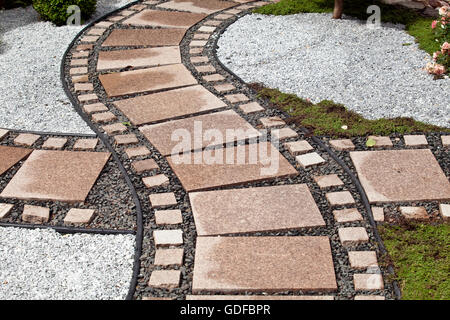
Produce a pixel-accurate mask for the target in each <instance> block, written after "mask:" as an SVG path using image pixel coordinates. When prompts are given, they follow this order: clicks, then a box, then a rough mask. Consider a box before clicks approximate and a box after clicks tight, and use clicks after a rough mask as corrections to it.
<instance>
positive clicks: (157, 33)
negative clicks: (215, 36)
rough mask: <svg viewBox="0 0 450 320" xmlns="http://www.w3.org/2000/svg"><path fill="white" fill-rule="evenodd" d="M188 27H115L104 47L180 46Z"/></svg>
mask: <svg viewBox="0 0 450 320" xmlns="http://www.w3.org/2000/svg"><path fill="white" fill-rule="evenodd" d="M185 33H186V29H114V30H113V31H112V32H111V34H110V35H109V36H108V38H106V40H105V41H104V42H103V44H102V46H103V47H122V46H178V45H179V44H180V42H181V40H182V39H183V37H184V34H185Z"/></svg>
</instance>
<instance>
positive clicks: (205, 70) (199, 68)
mask: <svg viewBox="0 0 450 320" xmlns="http://www.w3.org/2000/svg"><path fill="white" fill-rule="evenodd" d="M192 42H194V41H192ZM203 42H204V43H203ZM196 44H199V42H197V43H196ZM200 45H201V46H204V45H206V41H202V43H201V44H200ZM195 70H197V72H198V73H209V72H216V68H214V67H213V66H212V65H210V64H208V65H205V66H197V67H195Z"/></svg>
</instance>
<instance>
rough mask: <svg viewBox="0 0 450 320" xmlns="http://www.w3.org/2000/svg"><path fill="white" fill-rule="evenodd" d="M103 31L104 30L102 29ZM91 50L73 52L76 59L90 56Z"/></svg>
mask: <svg viewBox="0 0 450 320" xmlns="http://www.w3.org/2000/svg"><path fill="white" fill-rule="evenodd" d="M94 30H100V29H94ZM102 32H103V30H102ZM89 53H90V52H89V51H80V52H73V53H72V58H74V59H80V58H87V57H89Z"/></svg>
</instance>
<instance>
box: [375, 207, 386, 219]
mask: <svg viewBox="0 0 450 320" xmlns="http://www.w3.org/2000/svg"><path fill="white" fill-rule="evenodd" d="M372 214H373V219H374V220H375V221H377V222H383V221H384V209H383V207H372Z"/></svg>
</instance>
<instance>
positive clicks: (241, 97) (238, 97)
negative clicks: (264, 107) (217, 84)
mask: <svg viewBox="0 0 450 320" xmlns="http://www.w3.org/2000/svg"><path fill="white" fill-rule="evenodd" d="M225 98H226V99H227V100H228V101H230V102H231V103H239V102H245V101H248V100H250V99H249V98H248V97H247V96H246V95H245V94H242V93H238V94H228V95H226V96H225Z"/></svg>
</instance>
